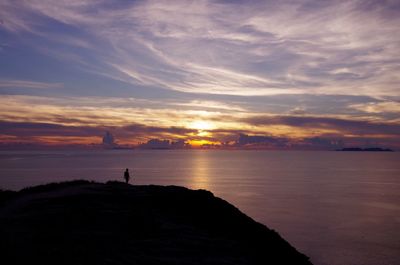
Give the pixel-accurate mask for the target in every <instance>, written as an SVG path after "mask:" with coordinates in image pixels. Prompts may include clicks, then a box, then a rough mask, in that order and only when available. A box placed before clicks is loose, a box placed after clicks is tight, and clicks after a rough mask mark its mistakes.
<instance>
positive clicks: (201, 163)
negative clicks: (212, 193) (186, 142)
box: [190, 150, 210, 190]
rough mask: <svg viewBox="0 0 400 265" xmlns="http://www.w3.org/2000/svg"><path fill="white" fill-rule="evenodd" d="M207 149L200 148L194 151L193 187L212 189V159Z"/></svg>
mask: <svg viewBox="0 0 400 265" xmlns="http://www.w3.org/2000/svg"><path fill="white" fill-rule="evenodd" d="M209 159H210V158H209V156H208V155H207V151H205V150H198V151H197V152H194V157H193V160H192V161H193V162H192V163H193V165H192V168H193V172H192V174H191V185H190V186H191V188H193V189H206V190H210V167H209V164H210V161H209Z"/></svg>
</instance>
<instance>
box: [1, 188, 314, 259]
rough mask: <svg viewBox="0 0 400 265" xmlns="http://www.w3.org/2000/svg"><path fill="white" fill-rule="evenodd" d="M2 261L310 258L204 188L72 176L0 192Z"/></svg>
mask: <svg viewBox="0 0 400 265" xmlns="http://www.w3.org/2000/svg"><path fill="white" fill-rule="evenodd" d="M0 252H2V253H1V256H0V262H1V264H41V265H46V264H49V265H50V264H51V265H61V264H70V265H79V264H85V265H89V264H96V265H100V264H202V265H205V264H218V265H220V264H235V265H239V264H311V263H310V262H309V261H308V258H307V257H306V256H304V255H303V254H301V253H299V252H297V251H296V250H295V249H294V248H293V247H292V246H290V245H289V244H288V243H287V242H286V241H285V240H284V239H282V238H281V237H280V236H279V235H278V233H276V232H275V231H273V230H270V229H268V228H267V227H265V226H264V225H262V224H260V223H257V222H255V221H253V220H252V219H251V218H249V217H248V216H246V215H244V214H243V213H241V212H240V211H239V210H238V209H236V208H235V207H234V206H232V205H231V204H229V203H227V202H226V201H224V200H222V199H219V198H216V197H214V196H213V194H212V193H210V192H208V191H204V190H197V191H194V190H189V189H186V188H182V187H176V186H168V187H163V186H132V185H127V184H123V183H118V182H112V183H107V184H100V183H91V182H86V181H74V182H67V183H60V184H49V185H45V186H38V187H34V188H29V189H25V190H22V191H19V192H14V193H13V192H0Z"/></svg>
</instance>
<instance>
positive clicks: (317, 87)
mask: <svg viewBox="0 0 400 265" xmlns="http://www.w3.org/2000/svg"><path fill="white" fill-rule="evenodd" d="M2 5H3V6H2V7H3V14H2V16H3V17H4V18H3V27H4V28H5V29H8V30H10V31H24V30H25V31H30V32H36V33H38V32H39V31H40V32H41V34H43V32H46V31H43V30H42V27H43V23H45V22H46V20H45V18H51V19H53V20H55V21H57V22H59V23H62V24H65V25H67V26H70V27H74V28H79V29H81V30H82V31H83V32H85V34H84V35H82V36H81V38H80V39H76V38H73V36H65V37H64V39H66V40H69V41H68V42H69V43H70V45H75V46H76V45H78V46H81V47H85V48H87V47H90V45H91V44H90V43H91V39H93V38H95V41H96V42H97V43H96V44H97V45H96V46H97V47H102V46H103V47H107V48H104V49H102V48H101V49H100V50H98V51H95V50H94V51H92V52H94V53H97V54H98V55H99V57H101V58H102V63H103V64H104V65H105V66H111V67H113V69H114V71H115V72H116V74H118V75H121V74H122V76H126V78H125V81H126V82H130V83H132V84H137V83H140V84H145V85H149V86H151V85H153V86H161V87H164V88H168V89H173V90H179V91H184V92H197V93H212V94H231V95H271V94H282V93H285V94H287V93H313V94H315V93H317V94H348V95H372V96H378V95H380V96H382V95H393V94H397V93H398V86H397V84H398V83H399V81H400V80H399V77H398V75H397V73H398V71H399V59H398V54H400V48H399V45H398V43H399V41H400V37H399V36H400V34H398V25H399V24H400V19H399V17H400V16H398V14H399V13H400V11H399V8H398V6H397V5H396V4H395V2H391V1H387V2H382V3H376V4H372V2H363V1H345V2H343V1H329V2H323V3H319V2H310V1H296V2H293V1H280V2H279V3H278V2H275V1H266V2H253V3H252V4H250V5H249V4H245V3H243V4H240V3H229V2H214V1H196V2H192V1H168V2H160V1H144V2H132V3H124V2H121V3H113V4H111V3H108V2H105V1H67V2H59V1H57V2H54V1H29V2H18V3H14V2H12V3H11V2H8V1H3V4H2ZM17 9H18V12H17ZM395 14H397V16H396V15H395ZM39 28H40V30H39ZM45 34H47V33H45ZM47 36H48V37H49V38H54V34H53V33H51V32H48V34H47ZM371 36H373V37H371ZM99 42H101V43H102V44H101V45H99V44H100V43H99ZM100 54H101V56H100ZM93 67H94V66H93Z"/></svg>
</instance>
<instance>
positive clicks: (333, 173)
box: [0, 150, 400, 265]
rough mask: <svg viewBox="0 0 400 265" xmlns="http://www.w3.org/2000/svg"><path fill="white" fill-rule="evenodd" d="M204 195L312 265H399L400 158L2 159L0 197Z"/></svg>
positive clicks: (189, 155)
mask: <svg viewBox="0 0 400 265" xmlns="http://www.w3.org/2000/svg"><path fill="white" fill-rule="evenodd" d="M125 168H129V169H130V171H131V180H132V181H133V183H134V184H140V185H142V184H160V185H181V186H186V187H189V188H193V189H207V190H210V191H212V192H213V193H214V194H215V195H216V196H219V197H222V198H223V199H225V200H227V201H229V202H230V203H232V204H234V205H235V206H237V207H238V208H239V209H240V210H241V211H243V212H244V213H246V214H247V215H249V216H251V217H252V218H254V219H255V220H257V221H259V222H261V223H264V224H265V225H267V226H268V227H270V228H272V229H274V230H276V231H278V232H279V233H280V234H281V235H282V236H283V237H284V238H285V239H286V240H288V241H289V242H290V243H291V244H292V245H293V246H295V247H296V248H297V249H298V250H299V251H301V252H303V253H305V254H306V255H308V256H309V257H311V261H312V262H313V263H314V264H316V265H376V264H400V153H398V152H397V153H377V152H312V151H310V152H294V151H293V152H291V151H215V150H168V151H167V150H108V151H106V150H105V151H79V152H78V151H77V152H53V151H45V152H43V151H41V152H37V151H35V152H34V151H32V152H20V151H19V152H0V188H2V189H14V190H16V189H20V188H23V187H27V186H32V185H37V184H43V183H48V182H54V181H63V180H71V179H89V180H96V181H101V182H105V181H108V180H121V181H122V176H123V172H124V169H125Z"/></svg>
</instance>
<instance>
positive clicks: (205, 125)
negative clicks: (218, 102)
mask: <svg viewBox="0 0 400 265" xmlns="http://www.w3.org/2000/svg"><path fill="white" fill-rule="evenodd" d="M190 128H192V129H196V130H200V131H207V130H211V129H213V128H214V126H213V125H212V124H211V123H210V122H207V121H194V122H192V123H191V124H190Z"/></svg>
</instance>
